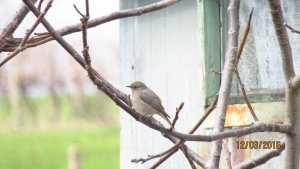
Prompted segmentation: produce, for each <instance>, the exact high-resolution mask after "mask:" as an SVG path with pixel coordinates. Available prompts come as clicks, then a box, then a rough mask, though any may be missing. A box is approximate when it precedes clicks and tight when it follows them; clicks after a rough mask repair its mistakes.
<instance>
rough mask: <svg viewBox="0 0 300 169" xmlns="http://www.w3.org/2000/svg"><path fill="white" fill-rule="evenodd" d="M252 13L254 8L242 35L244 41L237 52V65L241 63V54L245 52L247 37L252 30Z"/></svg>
mask: <svg viewBox="0 0 300 169" xmlns="http://www.w3.org/2000/svg"><path fill="white" fill-rule="evenodd" d="M252 14H253V8H252V10H251V12H250V14H249V18H248V23H247V26H246V29H245V31H244V34H243V37H242V41H241V43H240V45H239V49H238V52H237V57H236V63H235V65H236V66H237V65H238V63H239V60H240V58H241V55H242V52H243V49H244V46H245V43H246V40H247V37H248V34H249V32H250V28H251V20H252Z"/></svg>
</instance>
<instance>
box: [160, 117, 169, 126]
mask: <svg viewBox="0 0 300 169" xmlns="http://www.w3.org/2000/svg"><path fill="white" fill-rule="evenodd" d="M160 116H161V117H162V118H163V119H165V120H166V121H167V122H168V123H169V124H170V127H171V126H172V122H171V121H170V119H169V118H168V117H167V116H164V115H163V114H160Z"/></svg>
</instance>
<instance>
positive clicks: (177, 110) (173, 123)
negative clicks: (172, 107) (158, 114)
mask: <svg viewBox="0 0 300 169" xmlns="http://www.w3.org/2000/svg"><path fill="white" fill-rule="evenodd" d="M183 106H184V103H183V102H182V103H180V105H179V107H178V108H176V112H175V117H174V120H173V121H172V125H171V127H170V130H172V129H174V127H175V124H176V122H177V120H178V118H179V113H180V111H181V109H182V108H183Z"/></svg>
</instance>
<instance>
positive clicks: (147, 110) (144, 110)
mask: <svg viewBox="0 0 300 169" xmlns="http://www.w3.org/2000/svg"><path fill="white" fill-rule="evenodd" d="M126 87H129V88H131V92H132V96H131V101H132V105H133V108H134V109H135V110H136V111H137V112H139V113H141V114H143V115H151V116H152V115H153V114H158V115H159V116H161V117H162V118H164V119H165V120H166V121H167V122H168V123H169V124H170V125H171V126H172V123H171V121H170V120H169V118H170V116H169V115H168V114H167V113H166V111H165V109H164V107H163V106H162V104H161V100H160V98H159V97H158V96H157V95H156V94H155V93H154V92H153V91H152V90H151V89H149V88H148V87H147V86H146V85H145V84H144V83H143V82H140V81H135V82H133V83H131V85H130V86H126Z"/></svg>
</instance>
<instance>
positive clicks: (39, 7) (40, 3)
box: [37, 0, 44, 11]
mask: <svg viewBox="0 0 300 169" xmlns="http://www.w3.org/2000/svg"><path fill="white" fill-rule="evenodd" d="M43 2H44V0H40V1H39V4H38V8H37V9H38V10H39V11H41V8H42V4H43Z"/></svg>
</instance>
